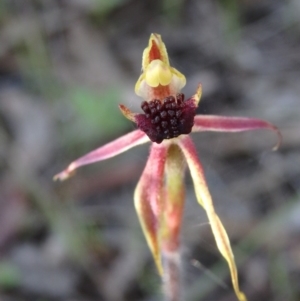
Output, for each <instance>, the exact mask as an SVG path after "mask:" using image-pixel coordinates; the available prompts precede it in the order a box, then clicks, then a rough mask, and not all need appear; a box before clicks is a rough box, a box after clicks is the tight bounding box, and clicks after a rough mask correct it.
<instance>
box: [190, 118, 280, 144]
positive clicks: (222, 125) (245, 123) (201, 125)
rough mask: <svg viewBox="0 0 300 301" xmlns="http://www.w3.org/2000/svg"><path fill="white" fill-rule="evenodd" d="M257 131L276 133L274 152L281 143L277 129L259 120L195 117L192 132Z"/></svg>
mask: <svg viewBox="0 0 300 301" xmlns="http://www.w3.org/2000/svg"><path fill="white" fill-rule="evenodd" d="M258 129H269V130H272V131H274V132H276V134H277V136H278V142H277V144H276V146H275V147H274V148H273V150H276V149H277V148H278V147H279V145H280V144H281V141H282V136H281V133H280V131H279V130H278V128H277V127H276V126H275V125H273V124H271V123H269V122H267V121H264V120H261V119H255V118H247V117H227V116H217V115H197V116H196V117H195V119H194V126H193V132H203V131H214V132H228V133H234V132H243V131H251V130H258Z"/></svg>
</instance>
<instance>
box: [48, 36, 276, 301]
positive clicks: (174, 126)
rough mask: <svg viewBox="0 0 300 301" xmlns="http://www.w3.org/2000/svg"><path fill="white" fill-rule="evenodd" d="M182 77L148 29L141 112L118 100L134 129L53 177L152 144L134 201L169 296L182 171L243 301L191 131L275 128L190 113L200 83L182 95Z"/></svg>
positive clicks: (175, 295) (172, 296)
mask: <svg viewBox="0 0 300 301" xmlns="http://www.w3.org/2000/svg"><path fill="white" fill-rule="evenodd" d="M185 83H186V79H185V76H184V75H183V74H182V73H180V72H179V71H178V70H176V69H175V68H173V67H171V66H170V64H169V58H168V54H167V50H166V47H165V44H164V43H163V41H162V39H161V36H160V35H159V34H151V36H150V39H149V44H148V46H147V47H146V49H145V50H144V53H143V58H142V74H141V76H140V77H139V79H138V81H137V83H136V85H135V92H136V94H137V95H138V96H141V97H142V98H143V99H144V101H143V102H142V103H141V109H142V110H143V113H133V112H131V111H130V110H129V109H128V108H127V107H125V106H124V105H120V106H119V107H120V110H121V112H122V113H123V115H124V116H125V117H126V118H128V119H129V120H131V121H133V122H134V123H136V125H137V128H138V129H136V130H134V131H132V132H130V133H128V134H126V135H124V136H122V137H119V138H118V139H116V140H114V141H112V142H110V143H108V144H106V145H104V146H102V147H100V148H98V149H96V150H94V151H92V152H90V153H88V154H86V155H85V156H83V157H81V158H79V159H77V160H75V161H74V162H73V163H71V164H70V165H69V166H68V167H67V168H66V169H65V170H64V171H62V172H61V173H59V174H57V175H56V176H55V177H54V179H59V180H65V179H67V178H68V177H69V176H70V175H72V174H73V172H74V170H75V169H77V168H78V167H80V166H83V165H87V164H91V163H95V162H98V161H102V160H105V159H109V158H112V157H114V156H116V155H119V154H121V153H123V152H125V151H127V150H129V149H131V148H132V147H135V146H137V145H140V144H143V143H147V142H152V143H151V149H150V155H149V158H148V161H147V164H146V167H145V169H144V171H143V173H142V176H141V178H140V180H139V183H138V185H137V187H136V190H135V193H134V205H135V208H136V211H137V214H138V217H139V220H140V223H141V226H142V229H143V232H144V234H145V237H146V240H147V243H148V245H149V248H150V250H151V252H152V255H153V257H154V261H155V263H156V266H157V269H158V272H159V274H160V275H161V276H162V279H163V283H164V290H165V294H166V297H167V299H168V300H173V301H175V300H181V296H180V292H181V290H180V239H179V236H180V229H181V223H182V213H183V206H184V195H185V188H184V174H185V169H186V166H187V167H188V168H189V170H190V173H191V177H192V180H193V184H194V189H195V193H196V197H197V200H198V202H199V204H200V205H201V206H202V207H203V208H204V210H205V211H206V214H207V216H208V220H209V222H210V225H211V228H212V233H213V235H214V237H215V240H216V244H217V247H218V249H219V251H220V253H221V254H222V256H223V257H224V258H225V260H226V261H227V263H228V266H229V270H230V274H231V280H232V285H233V289H234V291H235V294H236V296H237V298H238V300H240V301H244V300H247V299H246V297H245V295H244V293H243V292H242V291H241V290H240V288H239V282H238V273H237V268H236V264H235V260H234V255H233V253H232V249H231V246H230V242H229V238H228V236H227V233H226V231H225V228H224V226H223V224H222V222H221V220H220V218H219V216H218V215H217V213H216V212H215V209H214V205H213V201H212V198H211V195H210V193H209V190H208V186H207V183H206V180H205V177H204V172H203V168H202V165H201V163H200V161H199V159H198V157H197V152H196V149H195V146H194V144H193V142H192V140H191V137H190V136H189V134H190V133H191V132H203V131H215V132H230V133H233V132H241V131H248V130H256V129H270V130H273V131H275V132H276V133H277V135H278V138H279V140H278V141H279V142H278V144H277V146H276V147H275V148H277V147H278V145H279V144H280V141H281V135H280V132H279V130H278V129H277V128H276V127H275V126H274V125H272V124H271V123H269V122H266V121H263V120H260V119H254V118H245V117H225V116H214V115H196V116H195V111H196V108H197V106H198V103H199V101H200V97H201V92H202V88H201V85H199V86H198V88H197V91H196V93H195V95H193V96H192V97H190V98H188V99H186V100H185V98H184V95H183V94H182V93H180V90H181V89H182V88H183V87H184V85H185Z"/></svg>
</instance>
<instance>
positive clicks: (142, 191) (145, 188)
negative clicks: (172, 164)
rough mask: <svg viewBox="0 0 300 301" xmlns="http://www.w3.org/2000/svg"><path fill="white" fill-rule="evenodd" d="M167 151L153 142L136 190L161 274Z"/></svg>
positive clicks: (150, 246) (140, 210) (147, 233)
mask: <svg viewBox="0 0 300 301" xmlns="http://www.w3.org/2000/svg"><path fill="white" fill-rule="evenodd" d="M167 151H168V147H167V146H166V145H157V144H152V146H151V150H150V155H149V159H148V161H147V164H146V167H145V169H144V171H143V174H142V176H141V178H140V181H139V183H138V185H137V187H136V189H135V192H134V205H135V209H136V211H137V214H138V217H139V220H140V223H141V226H142V229H143V232H144V235H145V237H146V240H147V243H148V246H149V248H150V250H151V252H152V255H153V257H154V261H155V263H156V266H157V269H158V271H159V273H160V275H162V274H163V268H162V263H161V249H160V240H159V227H160V221H161V214H162V207H163V204H162V202H163V182H164V170H165V162H166V157H167Z"/></svg>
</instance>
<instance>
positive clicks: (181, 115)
mask: <svg viewBox="0 0 300 301" xmlns="http://www.w3.org/2000/svg"><path fill="white" fill-rule="evenodd" d="M141 108H142V110H143V111H144V112H145V114H138V116H136V120H137V125H138V127H139V128H140V129H141V130H142V131H144V132H145V133H146V134H147V135H148V137H149V138H150V140H151V141H153V142H156V143H161V142H162V141H163V140H164V139H172V138H175V137H178V136H179V135H181V134H189V133H190V132H191V130H192V127H193V125H194V116H195V110H196V107H195V104H194V102H193V101H191V99H188V100H186V101H185V100H184V94H182V93H178V94H177V95H176V98H175V97H174V96H168V97H166V98H164V99H163V101H160V100H158V99H154V100H151V101H149V102H147V101H143V102H142V104H141Z"/></svg>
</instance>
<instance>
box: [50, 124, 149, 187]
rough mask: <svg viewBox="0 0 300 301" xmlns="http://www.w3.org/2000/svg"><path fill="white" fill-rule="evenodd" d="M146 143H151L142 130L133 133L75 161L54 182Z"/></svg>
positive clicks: (55, 177)
mask: <svg viewBox="0 0 300 301" xmlns="http://www.w3.org/2000/svg"><path fill="white" fill-rule="evenodd" d="M146 142H149V139H148V137H147V136H146V134H145V133H144V132H142V131H140V130H135V131H132V132H130V133H128V134H126V135H124V136H122V137H120V138H118V139H116V140H114V141H112V142H109V143H107V144H105V145H103V146H101V147H99V148H97V149H96V150H94V151H91V152H90V153H88V154H86V155H84V156H83V157H80V158H79V159H77V160H75V161H74V162H72V163H71V164H70V165H69V166H68V167H67V168H66V169H65V170H63V171H62V172H60V173H59V174H57V175H56V176H54V180H61V181H63V180H65V179H67V178H68V177H69V176H70V175H71V174H72V173H73V172H74V170H75V169H77V168H78V167H80V166H83V165H87V164H91V163H95V162H98V161H102V160H105V159H109V158H112V157H114V156H116V155H119V154H121V153H123V152H125V151H127V150H128V149H130V148H132V147H134V146H137V145H140V144H143V143H146Z"/></svg>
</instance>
